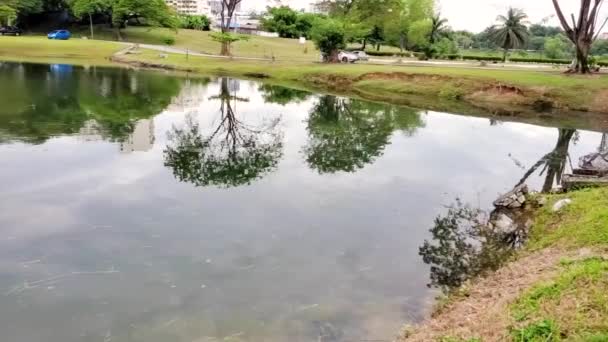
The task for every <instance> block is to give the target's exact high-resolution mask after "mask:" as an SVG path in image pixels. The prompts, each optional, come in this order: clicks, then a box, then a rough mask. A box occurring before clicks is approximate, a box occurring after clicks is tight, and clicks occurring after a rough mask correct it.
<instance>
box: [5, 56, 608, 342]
mask: <svg viewBox="0 0 608 342" xmlns="http://www.w3.org/2000/svg"><path fill="white" fill-rule="evenodd" d="M0 99H1V100H2V101H1V103H2V106H1V107H0V161H1V167H0V188H1V189H2V193H1V195H0V331H1V332H2V339H3V340H4V341H10V342H36V341H44V342H74V341H104V342H108V341H113V342H116V341H142V342H143V341H145V342H156V341H159V342H160V341H163V342H171V341H176V342H177V341H179V342H182V341H188V342H194V341H196V342H202V341H256V342H257V341H361V340H377V341H390V340H391V339H392V338H393V337H394V336H395V334H396V333H397V332H398V330H399V328H400V327H401V325H402V324H404V323H415V322H419V321H420V320H421V319H423V318H424V317H425V315H427V314H428V312H429V310H430V306H431V305H432V304H433V298H434V297H435V296H436V295H437V290H436V289H434V288H430V287H428V286H427V284H429V279H430V274H429V272H430V267H429V265H425V264H424V263H423V261H422V259H421V257H420V256H419V247H420V246H421V245H422V244H423V243H424V241H425V240H426V239H430V238H431V234H430V233H429V229H430V228H431V227H432V226H433V220H434V219H435V217H437V215H440V214H442V213H444V212H445V211H446V206H448V205H450V204H452V203H454V201H456V199H457V198H458V199H460V200H462V201H463V202H465V203H470V204H471V205H473V206H475V207H481V208H483V209H489V208H490V206H491V203H492V201H493V200H494V199H496V197H497V196H498V195H499V194H500V193H504V192H506V191H508V190H510V189H511V188H512V187H513V186H514V185H515V184H517V183H518V182H519V181H520V180H521V179H522V178H523V177H524V175H525V174H526V173H529V174H530V176H529V177H527V178H526V181H527V182H528V184H529V185H530V186H531V187H532V188H534V189H537V190H549V189H550V188H552V187H553V186H555V185H557V184H559V182H560V179H561V175H562V174H563V173H564V172H567V171H568V170H569V169H570V168H571V165H576V164H577V163H578V158H579V157H581V156H583V155H585V154H588V153H590V152H595V151H597V150H598V148H606V145H607V144H608V142H607V141H606V140H607V139H606V135H603V134H602V133H601V132H591V131H585V130H577V128H580V127H577V126H576V124H574V125H571V126H570V127H551V123H547V124H546V125H545V126H536V125H529V124H524V123H513V122H506V121H501V117H491V116H490V115H488V117H487V118H479V117H471V116H461V115H454V114H446V113H437V112H429V111H424V110H417V109H411V108H406V107H398V106H392V105H387V104H380V103H373V102H366V101H361V100H356V99H348V98H343V97H335V96H330V95H322V94H311V93H308V92H305V91H301V90H295V89H288V88H283V87H279V86H274V85H269V84H262V83H258V82H254V81H247V80H236V79H228V78H200V77H197V78H189V77H187V76H184V75H171V74H165V73H159V72H149V71H130V70H125V69H104V68H94V67H90V68H79V67H72V66H69V65H35V64H31V65H30V64H10V63H2V64H0ZM503 119H504V118H503ZM541 123H542V122H541ZM535 165H536V167H537V168H535V169H532V170H531V171H533V172H527V171H528V170H529V169H530V168H532V167H533V166H535Z"/></svg>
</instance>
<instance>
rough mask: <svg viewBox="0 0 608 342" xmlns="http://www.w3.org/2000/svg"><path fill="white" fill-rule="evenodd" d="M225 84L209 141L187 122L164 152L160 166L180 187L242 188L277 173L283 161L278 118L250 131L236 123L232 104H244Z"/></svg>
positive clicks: (173, 133)
mask: <svg viewBox="0 0 608 342" xmlns="http://www.w3.org/2000/svg"><path fill="white" fill-rule="evenodd" d="M231 93H232V92H231V90H230V80H229V79H227V78H224V79H222V80H221V82H220V94H219V95H217V96H213V97H211V99H212V100H219V101H220V110H219V112H220V118H219V123H218V124H217V126H214V128H213V130H212V132H211V133H210V134H209V135H204V134H203V133H202V131H201V127H200V125H199V124H198V123H197V122H195V120H194V119H193V118H192V117H188V118H187V120H186V123H185V127H184V128H177V127H174V128H173V129H172V131H171V132H170V133H169V135H168V136H169V141H170V143H169V145H168V146H167V148H166V149H165V152H164V158H165V166H167V167H169V168H170V169H172V170H173V174H174V176H175V177H176V178H177V179H179V180H180V181H182V182H189V183H192V184H194V185H196V186H212V185H213V186H218V187H236V186H240V185H247V184H250V183H251V182H253V181H254V180H256V179H259V178H261V177H263V176H264V175H265V174H267V173H268V172H270V171H272V170H273V169H275V168H276V166H277V164H278V162H279V160H280V159H281V157H282V155H283V142H282V140H283V136H282V134H281V133H280V132H279V127H278V126H279V122H280V120H279V119H278V118H276V119H273V120H270V121H268V122H263V123H261V124H259V125H256V126H255V127H254V126H252V125H249V124H247V123H245V122H243V121H241V120H240V119H239V118H238V116H237V114H236V111H235V108H236V103H237V102H247V101H248V99H246V98H240V97H237V96H234V95H232V94H231Z"/></svg>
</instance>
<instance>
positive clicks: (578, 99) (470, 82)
mask: <svg viewBox="0 0 608 342" xmlns="http://www.w3.org/2000/svg"><path fill="white" fill-rule="evenodd" d="M127 58H129V59H131V60H139V61H145V62H149V63H161V64H169V65H173V66H176V67H178V68H183V69H190V70H194V71H196V72H199V73H207V74H223V75H232V76H242V75H247V74H249V75H251V74H259V75H264V76H265V77H268V78H272V79H275V80H279V81H283V82H298V83H304V84H306V83H308V85H318V86H321V87H325V88H327V87H330V88H331V87H333V88H336V89H342V90H356V91H359V92H361V93H368V95H370V97H374V96H372V95H374V94H375V95H376V97H375V99H378V100H386V101H395V100H398V99H399V98H400V97H403V96H404V95H423V96H430V97H435V98H437V97H439V98H443V99H446V100H459V99H461V98H465V97H466V96H467V95H470V94H474V93H476V92H480V91H481V92H483V91H484V90H485V89H486V88H487V87H490V86H497V85H501V84H505V85H511V86H515V87H518V88H520V90H521V93H522V94H520V95H521V96H519V97H517V98H515V99H513V98H511V97H508V96H502V95H504V94H500V93H499V94H493V95H495V96H494V97H492V96H490V97H484V98H483V100H484V101H485V100H489V101H492V100H497V101H504V100H507V101H510V100H514V101H518V103H517V104H523V105H528V104H529V102H533V101H536V100H538V99H539V98H543V99H547V100H549V101H553V102H555V103H557V104H559V105H560V106H564V107H569V108H573V109H583V110H589V111H598V112H604V111H606V112H608V106H606V108H605V110H604V109H603V107H602V106H604V105H605V104H604V103H603V102H599V103H598V100H597V97H598V96H600V94H604V92H605V90H606V89H607V88H608V77H606V76H568V75H564V74H562V73H561V72H559V71H529V70H497V69H490V68H479V67H449V66H440V67H436V66H401V65H400V66H396V65H370V64H356V65H343V64H338V65H326V64H320V63H291V62H285V61H282V60H278V61H277V62H274V63H271V62H258V61H255V62H252V61H242V60H223V59H210V58H201V57H189V58H188V59H187V58H186V56H184V55H174V54H171V55H169V57H168V58H166V59H160V58H159V56H158V53H157V52H154V51H145V50H143V51H142V52H141V53H140V54H138V55H129V56H127ZM370 73H376V75H374V76H373V77H367V76H366V75H369V74H370ZM395 73H400V74H408V75H420V77H417V78H416V79H412V78H411V77H409V78H408V77H402V76H403V75H401V76H400V75H398V74H395ZM435 75H438V76H442V77H439V78H437V77H435ZM507 95H508V94H507ZM606 100H607V101H608V99H606ZM507 104H513V103H509V102H507ZM594 105H595V106H594Z"/></svg>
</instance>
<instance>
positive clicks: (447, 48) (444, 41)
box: [431, 37, 458, 56]
mask: <svg viewBox="0 0 608 342" xmlns="http://www.w3.org/2000/svg"><path fill="white" fill-rule="evenodd" d="M431 48H432V50H433V54H434V55H439V56H447V55H454V54H456V53H458V46H456V43H455V42H454V41H453V40H451V39H450V38H447V37H444V38H441V40H439V41H438V42H436V43H435V44H433V45H432V46H431Z"/></svg>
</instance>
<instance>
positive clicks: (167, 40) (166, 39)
mask: <svg viewBox="0 0 608 342" xmlns="http://www.w3.org/2000/svg"><path fill="white" fill-rule="evenodd" d="M163 43H165V45H175V38H174V37H169V36H167V37H163Z"/></svg>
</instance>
